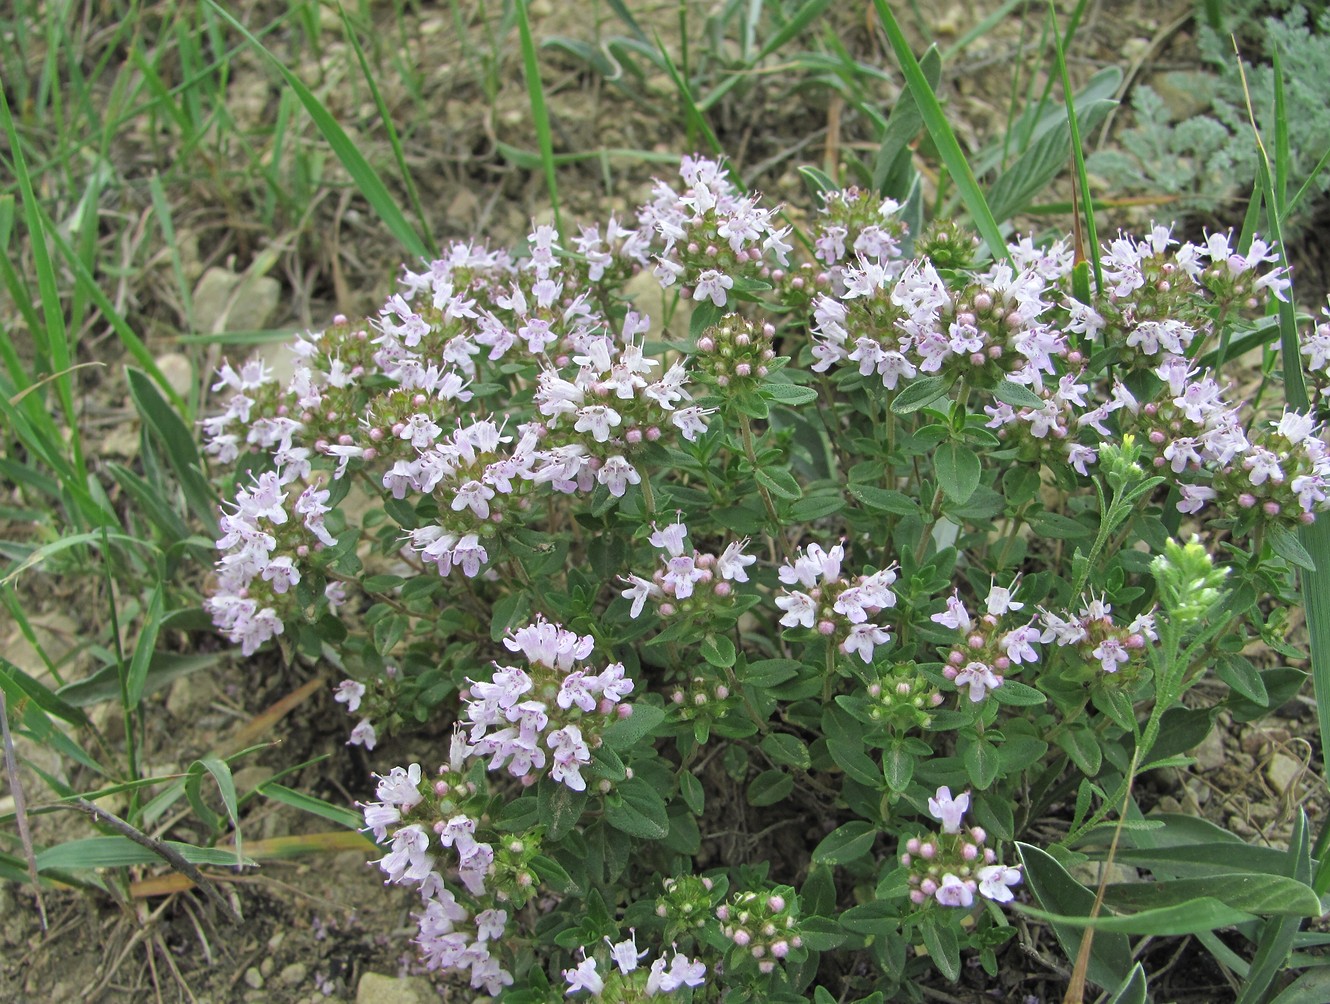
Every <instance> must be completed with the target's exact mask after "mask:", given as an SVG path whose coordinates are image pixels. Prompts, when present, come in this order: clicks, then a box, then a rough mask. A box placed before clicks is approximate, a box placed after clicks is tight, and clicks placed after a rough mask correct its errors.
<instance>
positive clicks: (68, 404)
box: [0, 88, 87, 479]
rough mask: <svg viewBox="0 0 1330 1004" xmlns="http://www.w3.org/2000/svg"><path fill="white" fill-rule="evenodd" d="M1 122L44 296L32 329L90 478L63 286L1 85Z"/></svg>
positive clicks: (76, 460)
mask: <svg viewBox="0 0 1330 1004" xmlns="http://www.w3.org/2000/svg"><path fill="white" fill-rule="evenodd" d="M0 126H3V128H4V131H5V135H6V137H7V138H8V140H9V158H10V162H11V164H12V166H13V170H14V177H15V178H16V179H17V181H18V187H19V195H20V197H21V201H22V205H23V216H24V222H25V223H26V225H27V228H28V240H29V244H30V246H31V248H32V261H33V267H34V268H35V269H36V271H37V289H38V291H39V295H40V298H41V305H42V318H41V323H40V324H39V325H37V326H36V327H34V328H33V329H32V331H31V334H32V338H33V341H34V342H35V343H36V344H37V349H38V351H39V352H40V353H41V355H42V357H43V360H42V361H43V363H44V364H45V368H46V369H47V371H48V372H49V373H50V374H51V375H52V376H53V377H54V384H55V391H56V396H57V397H58V398H59V400H60V407H61V410H62V411H63V412H64V414H65V421H66V423H67V428H68V432H69V448H70V453H71V457H72V460H73V464H74V469H75V472H76V474H77V475H78V476H79V477H80V479H83V478H86V476H87V466H86V464H85V462H84V459H83V443H82V440H81V438H80V436H79V431H78V426H79V423H78V413H77V411H76V410H75V408H74V392H73V388H72V381H71V379H70V376H69V370H70V357H69V333H68V331H67V330H66V328H65V309H64V305H63V304H62V303H61V302H60V289H59V285H58V280H57V277H56V274H55V267H54V265H53V264H52V262H51V255H50V251H49V249H48V248H47V246H46V241H47V227H46V226H45V224H44V222H43V218H42V213H41V209H40V207H39V205H38V202H37V195H36V193H35V192H34V191H33V187H32V178H31V176H30V175H29V174H28V163H27V160H26V158H25V157H24V155H23V143H22V141H21V140H20V139H19V134H18V126H17V125H16V124H15V122H14V117H13V115H11V114H10V111H9V100H8V98H6V97H5V94H4V88H0Z"/></svg>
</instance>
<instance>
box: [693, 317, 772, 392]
mask: <svg viewBox="0 0 1330 1004" xmlns="http://www.w3.org/2000/svg"><path fill="white" fill-rule="evenodd" d="M775 334H776V329H775V328H774V327H773V326H772V325H770V324H767V323H762V324H758V323H755V322H753V321H749V320H746V319H745V318H743V317H740V316H739V315H738V314H727V315H726V316H725V317H724V318H723V319H722V320H721V322H720V323H719V324H713V325H712V326H711V327H709V328H707V329H706V331H704V332H703V333H702V335H701V337H699V338H698V340H697V355H696V356H694V358H693V366H694V370H693V372H694V374H695V375H697V376H698V377H699V378H701V379H704V380H710V381H711V383H713V384H715V386H716V387H718V388H721V389H722V391H729V392H735V391H741V390H744V389H749V388H754V387H757V386H758V385H759V384H760V383H761V381H762V378H763V377H765V376H766V375H767V374H768V373H769V372H771V366H772V360H773V359H775V358H776V350H775V349H774V348H772V337H773V336H774V335H775ZM722 396H724V395H722Z"/></svg>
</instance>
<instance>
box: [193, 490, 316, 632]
mask: <svg viewBox="0 0 1330 1004" xmlns="http://www.w3.org/2000/svg"><path fill="white" fill-rule="evenodd" d="M290 482H291V478H290V468H289V467H285V468H281V469H279V470H277V471H267V472H265V473H263V474H260V475H259V476H258V477H257V478H255V479H253V483H252V485H251V486H249V487H246V488H240V489H239V490H238V491H237V492H236V499H235V505H234V512H229V513H228V512H225V511H224V512H223V513H222V517H221V520H220V521H219V525H220V528H221V531H222V536H221V537H220V538H219V539H218V541H217V549H218V550H220V551H224V552H226V553H225V554H223V555H222V557H221V559H220V560H219V561H218V562H217V585H216V588H215V589H214V591H213V594H212V595H211V596H210V597H208V599H206V600H205V601H204V609H205V610H207V611H208V613H210V614H211V615H212V619H213V622H214V623H215V624H216V625H217V627H218V628H219V629H221V631H222V633H223V634H225V635H226V638H227V640H229V641H230V642H231V643H232V644H235V645H239V646H240V648H241V651H242V652H243V653H244V654H245V655H253V654H254V653H255V652H256V651H258V648H259V646H260V645H262V644H263V643H264V642H265V641H267V640H268V639H269V638H273V637H275V636H277V635H279V634H281V633H282V632H283V630H284V628H283V624H282V619H281V616H280V615H279V613H278V610H277V607H278V606H280V605H282V602H281V600H282V598H283V597H285V596H287V594H289V593H290V591H291V590H292V589H293V588H294V587H295V586H296V585H297V584H298V583H299V582H300V578H301V576H300V569H299V566H298V564H297V562H299V561H300V560H301V559H302V558H304V557H305V556H306V555H307V554H308V553H309V550H310V548H311V546H312V547H315V548H319V547H323V546H325V545H331V544H335V543H336V541H335V540H334V539H333V537H332V535H331V534H330V533H329V532H328V529H327V527H326V526H325V525H324V515H325V514H326V513H328V512H329V511H331V510H330V508H329V507H328V506H327V505H325V504H324V503H326V502H327V501H328V497H329V493H328V492H327V491H326V490H322V489H320V488H319V487H318V485H317V484H313V485H310V486H309V487H307V488H305V489H304V491H302V492H301V493H300V495H299V496H298V497H297V498H296V500H295V502H294V504H292V503H291V500H290V498H289V491H288V485H289V484H290ZM288 506H290V511H288ZM292 516H294V517H295V519H292ZM331 599H334V600H335V599H336V594H334V595H333V597H332V598H331Z"/></svg>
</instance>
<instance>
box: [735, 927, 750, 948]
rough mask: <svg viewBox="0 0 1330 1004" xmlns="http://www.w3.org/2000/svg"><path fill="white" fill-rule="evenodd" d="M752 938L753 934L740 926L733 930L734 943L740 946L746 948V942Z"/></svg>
mask: <svg viewBox="0 0 1330 1004" xmlns="http://www.w3.org/2000/svg"><path fill="white" fill-rule="evenodd" d="M752 940H753V936H752V935H751V934H749V933H748V932H747V931H745V930H744V929H743V928H742V927H741V928H739V930H737V931H735V932H734V943H735V944H736V945H738V946H739V947H740V948H747V947H748V943H749V942H750V941H752Z"/></svg>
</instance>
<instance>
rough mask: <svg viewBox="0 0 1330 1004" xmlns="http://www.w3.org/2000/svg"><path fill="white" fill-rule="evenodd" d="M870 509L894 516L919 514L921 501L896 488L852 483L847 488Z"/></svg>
mask: <svg viewBox="0 0 1330 1004" xmlns="http://www.w3.org/2000/svg"><path fill="white" fill-rule="evenodd" d="M845 490H846V491H848V492H849V493H850V494H851V495H852V496H854V497H855V498H856V499H858V500H859V501H860V502H862V503H863V504H864V505H865V506H867V507H868V508H869V509H877V510H879V511H880V512H889V513H891V514H892V515H894V516H918V515H919V503H918V502H916V501H915V500H914V499H912V498H910V496H908V495H906V494H905V493H904V492H898V491H896V490H895V489H894V488H874V487H872V486H871V485H856V484H850V485H847V486H846V488H845Z"/></svg>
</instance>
